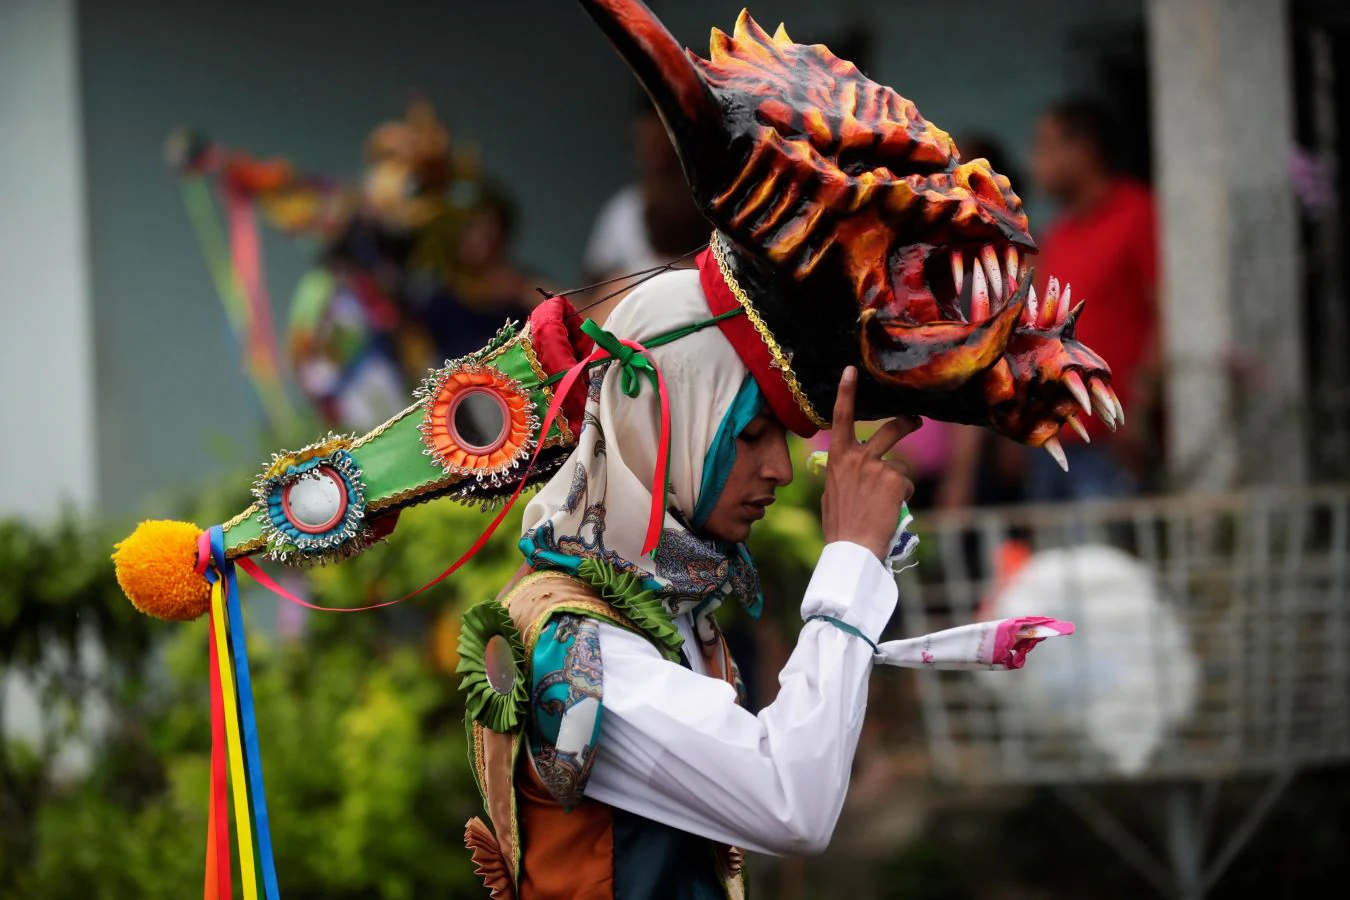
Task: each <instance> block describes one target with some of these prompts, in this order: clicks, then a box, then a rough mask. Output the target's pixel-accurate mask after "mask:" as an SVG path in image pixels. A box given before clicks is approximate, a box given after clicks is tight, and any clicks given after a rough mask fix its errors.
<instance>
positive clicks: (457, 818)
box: [0, 503, 520, 900]
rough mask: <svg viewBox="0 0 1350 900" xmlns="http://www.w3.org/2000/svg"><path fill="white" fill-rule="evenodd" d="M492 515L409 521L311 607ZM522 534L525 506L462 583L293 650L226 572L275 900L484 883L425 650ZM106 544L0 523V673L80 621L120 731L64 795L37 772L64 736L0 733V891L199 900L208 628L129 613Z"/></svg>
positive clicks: (433, 654)
mask: <svg viewBox="0 0 1350 900" xmlns="http://www.w3.org/2000/svg"><path fill="white" fill-rule="evenodd" d="M217 512H218V511H217ZM201 520H202V521H209V518H208V517H206V516H203V517H202V519H201ZM489 520H490V519H489V517H488V516H486V515H484V514H483V513H481V512H478V511H476V510H471V509H466V508H464V507H462V506H458V505H456V504H452V503H438V504H432V505H430V506H426V507H422V508H418V509H414V510H410V511H408V512H407V513H405V514H404V517H403V520H402V521H401V522H400V524H399V528H398V531H397V532H396V536H395V539H394V540H393V541H390V542H389V543H388V544H386V545H383V546H381V547H378V548H375V549H373V550H372V551H371V552H369V553H368V554H366V555H365V556H364V557H362V558H361V559H358V560H354V561H352V562H350V563H347V564H344V565H343V566H340V567H331V568H328V569H320V570H316V571H314V572H312V573H310V576H311V577H310V579H309V580H310V589H311V591H312V595H313V599H314V600H315V601H316V602H319V603H322V604H325V605H333V606H356V605H364V604H368V603H371V602H378V601H379V600H382V599H392V598H394V597H398V596H401V595H403V594H405V593H408V592H409V591H411V590H413V589H415V588H418V587H420V586H421V585H422V584H424V583H425V582H426V581H428V580H429V579H430V578H431V577H432V576H434V575H435V574H436V573H437V572H439V571H440V570H441V569H443V568H444V567H445V565H446V564H447V563H448V562H449V561H451V560H453V559H454V558H455V557H457V556H458V555H459V554H460V553H461V552H462V551H463V549H464V548H466V547H467V546H468V545H469V544H470V543H471V542H472V541H473V539H474V538H475V537H476V536H477V535H478V534H479V533H480V532H481V530H482V528H483V527H484V526H485V525H486V524H487V522H488V521H489ZM518 523H519V514H518V513H513V514H512V515H511V516H509V517H508V521H507V522H505V523H504V524H503V526H502V528H501V530H500V531H499V533H498V535H497V537H495V538H494V539H493V541H492V542H490V544H489V545H488V547H487V548H485V549H484V550H483V552H482V553H481V554H480V556H479V557H478V558H476V559H475V562H474V564H473V565H472V566H469V567H467V568H466V569H465V570H462V572H461V575H462V576H463V577H461V575H457V576H456V577H455V578H453V579H450V580H448V581H447V582H445V583H444V584H442V585H441V586H438V587H437V588H434V589H432V590H430V591H427V592H426V593H425V594H423V595H421V596H419V597H417V598H415V599H413V600H410V601H408V602H407V603H405V604H402V605H400V606H396V607H393V608H391V609H388V610H381V611H378V612H370V613H360V614H353V615H341V614H336V613H314V614H311V615H309V616H308V617H307V620H306V631H307V633H306V635H305V636H304V638H303V640H289V641H278V640H277V639H276V638H275V637H273V636H272V635H270V634H269V633H268V631H269V629H267V628H265V627H263V626H265V625H266V624H267V618H268V617H267V615H266V613H267V611H268V610H269V609H270V607H271V601H270V599H269V595H266V594H264V593H262V592H259V591H257V590H256V589H251V588H250V586H249V583H248V580H247V578H241V587H243V588H245V592H246V593H245V597H244V609H245V617H246V618H247V619H248V624H249V631H250V641H249V650H250V662H251V664H252V666H251V668H252V672H253V682H254V695H255V701H256V711H257V716H258V729H259V735H260V739H261V743H262V747H263V766H264V773H265V777H266V783H267V794H268V802H269V812H270V819H271V824H272V837H273V843H274V846H275V850H276V858H277V869H278V876H279V878H280V881H281V887H282V890H283V891H284V892H285V894H286V895H287V896H288V897H292V898H297V897H298V898H307V897H316V898H317V897H324V898H342V897H353V898H354V897H371V896H379V897H388V898H405V897H409V898H410V897H422V896H464V895H468V896H473V895H474V894H475V891H476V890H481V887H479V888H475V885H476V884H478V882H477V879H476V877H475V876H474V875H473V874H472V865H471V863H470V861H469V856H468V852H467V851H466V850H465V849H464V846H463V842H462V835H463V831H464V823H465V821H466V820H467V819H468V818H469V816H471V815H475V814H477V813H479V812H480V800H479V796H478V791H477V788H476V787H475V786H474V784H473V779H472V774H471V773H470V771H469V767H468V764H467V748H466V746H465V736H464V728H463V725H462V717H463V706H462V702H461V698H460V695H459V692H458V689H457V681H458V679H457V677H456V676H454V675H453V674H452V672H451V671H450V669H449V668H447V657H446V653H447V649H448V648H447V647H445V646H435V644H434V640H433V638H439V640H440V641H441V643H442V644H444V643H445V642H447V641H450V642H453V629H450V630H449V632H448V633H447V632H446V631H445V630H443V629H439V628H437V627H436V623H437V621H438V620H439V618H440V617H441V615H442V614H443V613H447V612H449V613H452V614H454V613H456V611H457V610H458V609H460V608H462V607H463V606H464V605H466V604H468V603H470V602H473V601H476V600H479V599H482V598H483V597H488V596H492V595H494V594H495V593H496V592H497V591H498V590H499V589H500V588H501V587H502V586H503V585H504V584H505V583H506V581H507V580H508V579H509V578H510V577H511V575H512V574H513V573H514V572H515V570H516V569H517V568H518V566H519V562H520V557H519V554H518V553H517V552H516V551H515V549H514V544H515V540H516V536H517V535H518V534H519V524H518ZM111 545H112V541H111V540H109V539H108V537H107V536H106V535H103V534H99V533H94V532H91V531H89V530H84V529H81V528H79V527H77V526H76V525H74V524H73V523H66V524H63V525H62V526H60V527H59V528H56V529H53V530H50V531H44V530H40V529H32V528H29V527H26V526H23V525H20V524H18V523H4V524H3V525H0V578H3V579H4V580H3V581H2V582H0V585H2V586H3V591H0V642H2V643H0V648H3V652H4V654H5V655H4V656H3V658H0V663H3V669H2V670H0V671H5V672H8V671H14V670H16V669H19V668H27V669H30V670H32V671H34V672H38V671H42V670H43V667H44V666H47V667H50V665H51V662H50V661H51V659H52V658H53V654H52V650H53V648H55V647H67V646H74V644H75V642H76V637H77V635H78V633H79V631H80V628H82V627H84V628H90V627H94V628H95V632H94V636H95V637H96V639H97V640H99V641H100V642H102V643H103V645H104V646H105V648H106V654H107V656H108V657H109V660H108V665H107V666H106V667H105V668H104V669H102V670H101V671H100V672H98V679H99V684H98V687H99V689H100V692H101V693H102V694H104V695H106V697H107V699H108V702H109V703H110V704H111V706H112V708H113V710H114V716H115V723H116V724H115V726H114V727H113V729H112V730H111V733H110V734H108V735H106V736H105V737H104V739H103V741H102V743H101V745H100V747H99V751H98V753H97V754H96V757H95V760H94V764H93V766H92V768H91V769H90V770H89V771H88V772H86V773H84V774H82V775H81V776H79V777H78V778H74V779H67V780H64V781H63V780H61V779H59V778H58V777H57V776H56V773H55V772H54V770H53V769H52V767H51V765H50V762H49V760H50V759H51V758H52V756H53V754H54V753H55V751H57V750H59V749H60V746H61V744H62V740H63V734H64V733H54V734H53V735H52V737H51V738H50V739H49V740H47V741H45V742H44V744H43V746H41V747H34V746H29V745H27V744H25V743H22V742H17V741H15V740H14V739H13V738H12V736H10V735H4V736H3V738H4V743H3V744H2V745H0V747H3V749H4V750H5V751H6V752H5V753H4V754H3V757H2V761H3V768H0V772H2V773H3V778H4V781H3V791H2V792H0V796H3V798H4V803H5V806H6V809H5V815H4V816H2V817H0V838H2V839H3V848H4V849H3V852H0V896H4V897H15V898H37V897H42V898H57V900H60V898H64V897H71V898H74V897H81V898H82V897H87V896H90V895H91V893H92V894H93V895H96V896H99V897H108V898H121V897H127V898H138V900H141V898H145V900H154V898H161V897H162V898H181V897H183V896H187V895H189V894H190V893H193V892H196V891H198V890H200V889H201V881H202V875H203V869H204V859H205V838H206V798H207V790H208V779H209V750H210V719H209V707H208V702H207V701H208V690H207V686H208V678H207V643H206V642H207V635H208V628H207V624H206V622H205V621H204V620H203V621H198V622H194V623H191V624H189V625H181V624H173V623H160V622H155V621H153V620H151V619H148V618H145V617H143V616H141V615H140V614H138V613H136V612H135V611H134V610H133V609H132V607H131V605H130V604H129V603H128V602H127V601H126V599H125V598H124V597H122V595H121V592H120V590H119V589H118V587H117V584H116V581H115V579H114V578H113V573H112V567H111V564H110V562H109V561H108V554H109V552H110V550H111ZM156 644H157V645H159V646H160V647H161V648H162V650H163V652H162V653H160V654H157V655H156V654H152V650H151V648H152V647H153V646H155V645H156ZM57 657H58V658H59V657H60V654H59V653H58V654H57ZM152 659H153V660H154V662H155V664H153V665H147V662H149V661H151V660H152ZM449 666H450V667H451V668H452V667H453V662H452V661H451V662H449ZM54 685H55V688H54V689H55V690H56V693H57V694H61V692H62V691H64V692H67V694H68V695H67V696H64V698H63V699H65V700H66V701H68V702H69V703H71V704H72V705H73V706H75V707H78V706H79V705H80V701H81V699H82V698H83V697H84V696H85V692H84V691H83V690H82V689H80V690H78V691H77V688H79V687H80V685H77V684H75V683H73V682H72V681H71V680H70V679H66V678H63V679H57V680H56V681H55V682H54Z"/></svg>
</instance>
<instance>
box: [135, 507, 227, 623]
mask: <svg viewBox="0 0 1350 900" xmlns="http://www.w3.org/2000/svg"><path fill="white" fill-rule="evenodd" d="M201 533H202V530H201V529H200V528H198V527H197V526H196V525H193V524H191V523H189V522H171V521H164V520H160V521H151V522H142V523H141V524H140V525H137V526H136V530H135V531H133V532H132V533H131V534H130V536H128V537H127V538H126V539H125V540H123V541H122V542H121V543H119V544H118V545H117V548H116V549H117V552H115V553H114V554H113V567H114V568H115V569H116V570H117V583H118V584H120V585H121V586H122V591H123V593H125V594H126V595H127V599H129V600H130V601H131V603H132V605H133V606H135V607H136V608H137V609H139V610H140V611H141V612H143V613H145V614H146V615H151V616H154V617H155V618H158V619H169V620H171V621H178V622H186V621H189V620H191V619H195V618H197V617H198V616H200V615H202V614H203V613H205V612H206V611H207V610H208V609H210V607H211V585H210V584H209V583H208V582H207V580H206V579H205V578H204V577H203V576H201V575H198V574H197V538H198V536H199V535H201Z"/></svg>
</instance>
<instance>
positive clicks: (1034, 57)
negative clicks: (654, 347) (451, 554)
mask: <svg viewBox="0 0 1350 900" xmlns="http://www.w3.org/2000/svg"><path fill="white" fill-rule="evenodd" d="M1141 2H1142V0H1103V2H1097V3H1081V2H1079V0H1021V2H1018V3H1015V4H1014V3H988V2H981V0H905V2H893V0H839V2H835V3H830V4H821V3H818V2H808V0H763V2H758V0H757V2H753V3H751V4H750V5H751V10H752V12H753V13H754V15H755V16H756V18H757V19H759V20H760V21H761V22H762V23H764V24H765V25H766V26H769V27H772V26H774V25H776V24H777V23H778V22H779V21H780V20H782V21H786V23H787V25H788V28H789V32H790V33H791V34H792V35H793V37H794V38H796V39H798V40H821V39H826V40H829V39H831V38H832V36H834V35H838V34H841V33H845V32H847V31H849V30H850V29H853V28H860V29H861V30H862V31H863V32H864V33H865V34H867V35H868V36H869V37H870V38H871V56H872V64H871V67H870V68H871V71H870V74H872V75H873V76H874V77H876V78H877V79H878V80H881V81H884V82H887V83H890V84H892V85H893V86H895V87H896V88H897V89H898V90H900V91H901V93H903V94H905V95H906V96H908V97H910V98H911V99H913V100H914V101H915V102H916V103H918V105H919V107H920V109H921V110H923V112H924V114H925V115H926V116H928V117H929V118H931V119H933V120H934V121H936V122H937V123H938V124H939V125H941V126H942V127H943V128H946V129H947V130H949V131H952V132H954V133H956V134H961V133H963V132H967V131H971V130H980V131H984V132H988V133H991V134H992V135H994V136H995V137H998V138H1000V139H1002V140H1003V141H1005V142H1006V143H1007V145H1008V147H1009V149H1010V150H1011V151H1012V152H1014V153H1015V154H1016V155H1018V156H1020V155H1021V153H1022V151H1023V148H1024V146H1025V143H1026V139H1027V137H1028V135H1029V133H1030V129H1031V127H1032V124H1033V122H1034V118H1035V115H1036V114H1037V112H1038V111H1039V110H1040V109H1041V108H1043V107H1044V106H1045V105H1046V104H1047V103H1049V102H1050V101H1052V100H1054V99H1055V98H1057V97H1058V96H1060V95H1062V94H1064V93H1066V92H1069V91H1072V90H1075V89H1078V88H1081V87H1086V86H1087V84H1086V82H1087V81H1088V77H1087V75H1086V74H1085V73H1084V72H1083V71H1082V70H1081V68H1080V67H1078V66H1077V63H1076V58H1075V56H1074V54H1073V48H1074V45H1075V42H1076V41H1077V40H1078V37H1079V36H1080V35H1082V34H1083V33H1085V32H1091V31H1092V30H1093V29H1095V28H1112V27H1121V26H1126V27H1128V26H1131V25H1138V26H1139V27H1142V8H1141ZM651 5H652V6H653V7H654V8H655V9H656V10H657V11H658V12H659V13H660V14H661V15H662V16H664V17H666V19H667V20H668V23H669V25H670V27H671V29H672V30H673V31H674V32H675V34H676V36H677V37H679V38H680V39H681V40H683V41H685V42H686V43H688V44H689V45H690V46H692V47H694V48H696V49H702V50H706V47H707V33H708V29H709V28H710V27H711V26H712V25H714V24H716V25H719V26H721V27H722V28H724V29H728V30H729V29H730V28H731V26H732V25H733V23H734V22H735V17H736V13H737V12H739V9H740V6H741V5H742V4H741V3H738V2H728V0H684V2H675V0H665V2H653V3H652V4H651ZM80 14H81V22H80V31H81V45H82V66H83V89H84V103H85V122H86V128H87V133H88V142H87V148H88V149H87V157H88V172H89V203H90V223H91V234H92V238H91V253H92V258H91V264H92V271H93V285H94V299H95V328H96V334H97V336H98V354H97V383H98V412H99V420H98V437H99V448H100V455H99V483H100V486H101V489H102V493H103V496H104V499H105V507H106V508H107V509H109V510H110V511H112V512H115V513H119V514H129V513H132V512H158V513H161V514H162V513H164V512H165V511H166V509H165V506H164V498H163V497H162V495H161V494H159V493H157V492H160V491H163V490H166V489H171V488H182V487H184V486H190V485H192V484H193V483H194V482H196V481H198V480H200V479H201V477H202V476H203V475H206V474H209V473H215V472H219V471H221V470H222V469H224V468H227V467H228V468H239V467H242V468H243V469H245V470H252V469H253V468H255V467H256V466H257V465H258V464H259V461H260V460H262V459H264V458H265V457H266V452H267V451H269V450H271V449H274V448H270V447H265V446H263V445H262V443H261V442H260V441H259V440H258V438H257V437H256V423H257V421H258V418H259V417H258V415H257V413H256V410H255V409H254V408H253V405H252V400H251V396H250V393H249V389H248V387H247V386H246V384H245V383H244V381H243V379H242V378H241V377H240V376H239V375H238V361H237V357H236V353H235V351H234V348H233V347H232V346H231V345H230V339H229V337H228V336H227V333H226V329H225V326H224V321H223V316H222V314H221V312H220V311H219V308H218V305H217V303H216V301H215V299H214V295H213V293H212V291H211V286H210V283H209V281H208V279H207V276H206V271H205V269H204V267H203V265H202V263H201V260H200V258H199V256H198V251H197V247H196V245H195V243H194V241H193V238H192V236H191V234H190V232H189V230H188V227H187V219H186V215H185V214H184V212H183V209H182V207H181V204H180V203H179V200H178V197H177V193H176V187H175V185H174V183H173V180H172V178H170V176H169V175H168V173H167V172H166V171H165V169H164V167H163V165H162V163H161V161H160V144H161V142H162V140H163V138H164V135H165V134H166V132H168V131H169V129H171V128H173V127H175V126H178V125H182V124H195V125H198V126H200V127H203V128H206V129H209V130H210V132H211V133H212V135H213V136H215V137H216V138H218V139H220V140H221V141H223V142H225V143H227V144H230V145H233V146H238V147H241V148H247V149H250V150H252V151H254V152H256V153H259V154H269V153H279V154H284V155H286V156H287V157H289V158H291V159H292V160H295V161H297V162H299V163H301V164H303V165H305V166H308V167H312V168H313V169H315V170H318V171H321V172H328V173H333V174H338V175H342V174H352V173H355V172H356V171H357V170H358V169H359V167H360V147H361V142H362V140H363V138H364V137H365V135H366V134H367V132H368V131H369V129H370V128H371V127H372V126H373V125H374V124H376V123H378V122H380V121H383V120H384V119H386V118H389V117H391V116H395V115H398V114H400V113H401V110H402V104H403V102H404V99H405V98H406V97H407V96H408V91H409V90H410V89H412V88H420V89H422V90H424V91H425V92H426V93H427V94H428V95H429V96H430V97H431V98H432V99H433V100H434V101H435V102H436V103H437V106H438V108H439V110H440V111H441V113H442V115H443V116H444V117H445V118H446V119H447V120H448V121H449V123H450V125H451V127H452V129H453V133H454V134H457V135H460V136H461V137H464V138H467V139H471V140H472V141H473V142H474V143H476V144H477V145H478V146H479V147H480V148H481V151H482V155H483V158H484V160H485V162H486V164H487V166H488V167H489V169H490V170H491V171H493V172H495V173H496V174H498V175H500V176H503V177H505V178H506V179H508V180H509V181H510V183H511V184H512V186H513V188H514V189H515V191H516V194H517V199H518V200H519V201H520V204H521V208H522V212H523V220H524V222H523V224H524V228H523V233H522V235H521V238H522V240H521V245H520V248H519V251H520V252H519V255H520V257H521V259H522V260H523V261H525V262H526V263H528V264H530V265H532V266H534V267H536V268H537V269H539V270H540V271H541V272H546V273H548V274H549V275H551V276H553V277H554V278H556V279H559V280H561V281H568V280H569V279H573V278H575V277H576V276H577V274H578V271H579V260H580V257H581V253H582V248H583V246H584V242H585V238H586V233H587V230H588V228H589V225H590V222H591V219H592V218H593V216H594V214H595V212H596V210H597V209H598V208H599V206H600V204H601V203H603V202H604V200H605V199H607V197H608V196H609V194H610V193H611V192H612V191H614V190H615V189H616V188H618V187H619V186H620V185H621V184H623V183H624V181H625V180H627V179H628V178H629V177H630V174H631V165H630V150H629V136H628V127H627V126H628V122H629V116H630V111H631V109H632V107H633V98H634V96H635V92H636V83H635V81H634V80H633V79H632V77H631V75H630V74H629V73H628V71H627V70H626V68H624V66H623V65H622V64H621V63H620V62H619V61H618V59H617V58H616V57H615V55H614V54H613V52H612V51H611V50H610V49H609V47H608V46H607V44H606V43H605V41H604V39H603V38H602V37H601V36H600V34H599V32H598V31H597V30H596V29H595V28H594V26H593V25H592V24H591V23H590V21H589V19H587V18H586V17H585V15H583V14H582V13H581V11H580V10H579V9H578V8H577V7H576V5H575V4H573V3H569V2H560V0H549V2H542V0H533V2H525V0H515V2H510V3H495V4H488V3H468V2H447V0H440V2H429V0H390V2H382V3H378V4H377V3H373V2H359V3H357V2H336V3H317V2H289V3H266V2H260V0H236V2H231V3H226V2H223V0H208V2H201V3H193V4H188V3H182V2H179V0H119V2H118V3H92V2H91V3H85V4H82V5H81V7H80ZM1031 207H1032V212H1033V217H1034V218H1033V223H1034V222H1035V221H1036V218H1035V217H1037V215H1038V214H1039V213H1043V212H1044V207H1041V206H1038V205H1037V204H1035V203H1034V198H1033V203H1032V204H1031ZM266 253H267V257H268V274H269V281H270V285H271V287H272V291H273V295H274V297H273V300H274V302H275V303H277V305H278V306H279V307H284V305H285V303H286V301H287V299H288V297H287V292H288V291H289V290H290V288H291V287H293V286H294V284H295V282H296V279H297V277H298V276H299V274H300V272H301V271H302V270H303V267H304V265H305V262H306V259H307V254H306V252H305V250H304V249H303V248H301V247H298V246H296V245H294V244H291V243H290V242H288V241H286V240H284V239H281V238H278V237H276V236H275V235H269V236H268V237H267V241H266Z"/></svg>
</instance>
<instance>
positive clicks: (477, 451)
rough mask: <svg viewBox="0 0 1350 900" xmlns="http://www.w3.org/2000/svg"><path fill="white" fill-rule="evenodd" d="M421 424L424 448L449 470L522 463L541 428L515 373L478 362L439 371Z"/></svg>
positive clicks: (495, 471) (494, 470)
mask: <svg viewBox="0 0 1350 900" xmlns="http://www.w3.org/2000/svg"><path fill="white" fill-rule="evenodd" d="M429 388H430V389H429V390H427V392H426V400H425V410H426V412H425V413H424V414H423V417H422V423H421V425H420V426H419V430H420V431H421V432H422V443H423V444H425V445H426V450H424V451H423V452H424V453H426V454H427V455H428V456H430V457H431V458H432V459H434V460H435V461H436V462H437V463H438V464H439V465H440V466H441V468H442V469H444V470H445V472H446V474H452V475H476V476H480V477H491V476H499V475H501V474H502V473H503V472H505V471H507V470H508V469H511V468H514V467H516V466H518V465H519V464H520V462H521V460H523V459H524V458H525V457H526V454H527V453H528V452H529V450H530V448H531V447H533V446H534V438H535V434H536V432H537V431H538V430H539V421H538V416H537V415H536V413H535V409H534V404H533V403H531V402H530V399H529V397H528V396H526V394H525V390H524V389H523V388H522V387H521V385H520V383H519V382H518V381H516V380H515V379H513V378H511V377H509V376H507V375H505V374H503V373H502V372H500V371H498V370H497V369H494V368H491V367H489V366H483V365H479V364H476V363H466V364H462V365H460V366H457V367H449V368H446V369H443V370H441V372H439V373H437V375H436V377H435V380H434V383H433V384H431V385H429Z"/></svg>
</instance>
